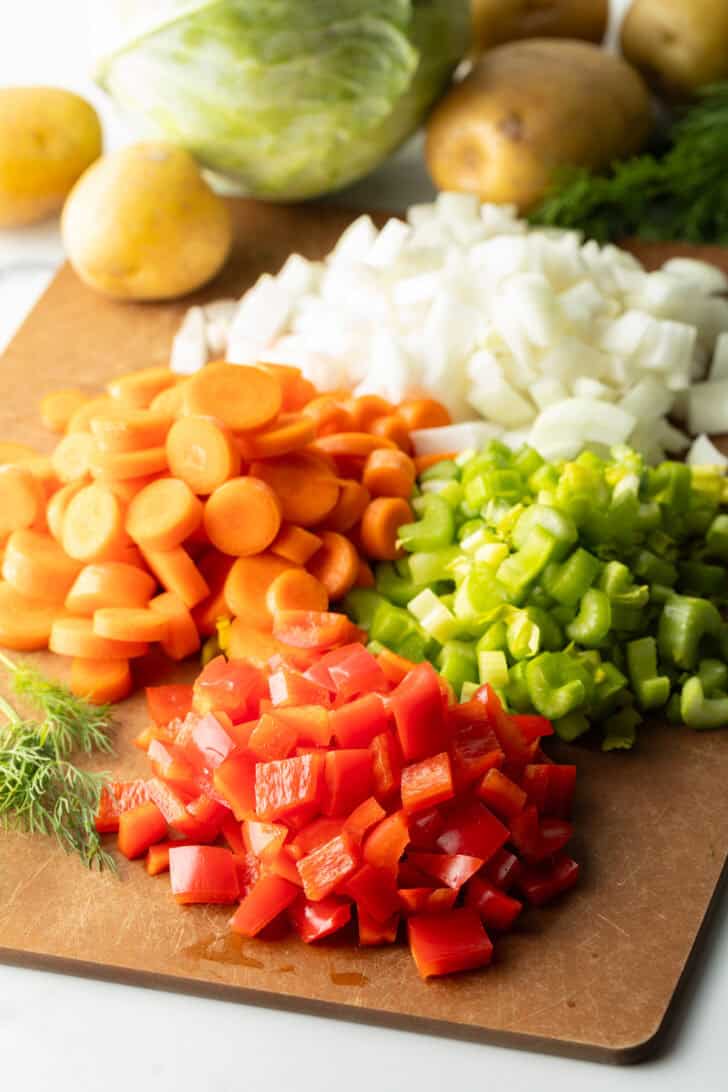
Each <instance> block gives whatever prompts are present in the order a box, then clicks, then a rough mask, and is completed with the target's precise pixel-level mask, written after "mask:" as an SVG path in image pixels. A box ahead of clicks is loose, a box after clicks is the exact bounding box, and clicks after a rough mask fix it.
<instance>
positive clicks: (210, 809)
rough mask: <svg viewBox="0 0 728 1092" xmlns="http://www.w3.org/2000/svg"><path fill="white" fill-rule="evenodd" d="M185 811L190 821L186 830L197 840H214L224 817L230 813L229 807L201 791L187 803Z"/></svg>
mask: <svg viewBox="0 0 728 1092" xmlns="http://www.w3.org/2000/svg"><path fill="white" fill-rule="evenodd" d="M187 813H188V815H189V816H190V818H191V821H192V823H194V824H196V826H194V827H193V826H190V827H189V830H188V834H189V837H190V838H192V837H194V838H195V839H196V840H197V841H198V842H214V840H215V839H216V838H217V836H218V835H219V833H220V831H221V830H222V824H223V822H224V821H225V818H226V817H227V816H228V815H230V808H228V807H226V806H225V805H224V804H221V803H220V801H219V800H213V799H211V797H209V796H207V795H206V794H205V793H201V794H200V795H199V796H197V797H196V798H195V799H194V800H190V802H189V804H188V805H187Z"/></svg>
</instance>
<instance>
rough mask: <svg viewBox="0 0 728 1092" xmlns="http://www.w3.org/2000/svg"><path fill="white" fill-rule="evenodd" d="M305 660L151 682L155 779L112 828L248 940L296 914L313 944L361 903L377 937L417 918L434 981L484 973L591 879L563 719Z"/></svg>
mask: <svg viewBox="0 0 728 1092" xmlns="http://www.w3.org/2000/svg"><path fill="white" fill-rule="evenodd" d="M314 643H315V642H314ZM292 652H293V650H292ZM294 662H295V664H296V666H295V667H294V666H292V664H293V663H294ZM306 663H307V664H308V666H304V663H303V662H302V659H301V645H300V642H299V643H298V647H297V648H296V650H295V655H292V657H291V659H290V661H289V660H287V659H286V658H282V657H280V656H278V657H276V658H275V659H274V660H273V661H271V663H270V665H269V667H268V669H266V670H265V671H262V670H260V669H258V668H256V667H253V666H251V665H250V664H249V663H247V662H245V661H230V662H228V661H226V660H225V659H224V658H223V657H219V658H217V659H215V660H213V661H212V662H211V663H210V664H208V665H207V667H205V668H204V670H203V671H202V673H201V674H200V676H199V677H198V679H197V681H196V683H195V685H194V687H180V686H175V687H158V688H155V689H152V690H150V691H148V697H149V708H150V712H151V715H152V720H153V723H152V725H151V726H150V728H149V729H148V730H147V731H146V732H144V733H143V735H142V736H141V737H140V739H139V740H138V741H137V742H138V745H139V746H141V747H142V748H143V749H145V750H146V751H147V754H148V757H149V760H150V763H151V766H152V772H153V776H152V778H151V779H150V780H148V781H134V782H123V783H116V784H112V785H110V786H109V787H108V789H107V790H106V791H105V793H104V794H103V798H102V801H101V805H100V811H99V816H98V827H99V830H103V831H109V830H114V829H118V840H119V841H118V844H119V849H120V850H121V852H122V853H124V854H125V855H126V856H127V857H129V858H135V857H140V856H142V855H144V854H146V855H147V860H146V866H147V870H148V872H149V873H150V874H151V875H156V874H158V873H160V872H163V871H166V870H167V869H168V870H169V875H170V882H171V888H172V893H173V895H174V897H175V899H176V900H177V901H178V902H179V903H182V904H189V903H230V904H234V903H237V904H238V906H237V908H236V910H235V912H234V914H233V917H232V919H231V923H230V924H231V928H232V929H233V930H234V931H235V932H237V933H240V934H242V935H243V936H247V937H253V936H256V935H258V934H259V933H261V932H263V931H264V930H265V929H266V928H267V927H268V926H269V925H271V924H272V923H273V922H275V921H276V919H278V918H280V917H281V916H285V917H286V918H287V920H288V922H289V923H290V925H291V926H292V927H293V929H294V930H295V931H296V932H297V933H298V935H299V936H300V937H301V939H302V940H304V941H306V942H307V943H310V942H312V941H316V940H319V939H321V938H322V937H325V936H328V935H330V934H331V933H334V932H336V931H338V930H339V929H342V928H343V927H344V926H346V925H347V924H348V923H349V922H350V920H351V919H352V912H353V916H354V917H355V920H356V927H357V930H358V937H359V943H360V944H362V945H375V944H389V943H392V942H393V941H394V940H395V939H396V937H397V934H398V931H399V927H400V923H402V922H404V923H406V927H407V933H408V938H409V945H410V949H411V952H412V955H413V958H414V960H415V963H416V965H417V969H418V971H419V973H420V974H421V975H422V977H423V978H427V977H430V976H433V975H441V974H448V973H451V972H453V971H461V970H466V969H469V968H473V967H480V966H484V965H486V964H488V963H489V962H490V959H491V955H492V950H493V948H492V944H491V940H490V934H491V933H502V932H504V931H506V930H508V929H510V928H511V927H512V926H513V923H514V921H515V920H516V918H517V917H518V915H519V914H520V912H521V909H522V906H523V900H526V901H528V902H530V903H532V904H534V905H537V906H541V905H543V904H544V903H546V902H548V901H549V900H550V899H552V898H554V897H555V896H557V895H559V894H560V893H562V892H563V891H566V890H567V889H568V888H570V887H572V886H573V884H574V883H575V882H576V879H577V876H578V872H579V866H578V864H577V863H576V862H575V861H573V860H572V859H571V858H570V857H569V856H567V854H566V852H565V847H566V844H567V842H568V841H569V839H570V837H571V834H572V825H571V823H570V822H569V815H570V812H571V802H572V796H573V792H574V782H575V773H576V771H575V768H574V767H573V766H565V765H557V764H555V763H553V762H552V761H551V760H550V759H549V758H547V757H546V755H545V754H544V753H543V751H542V750H541V747H540V741H541V739H542V737H544V736H547V735H550V734H551V732H552V728H551V725H550V724H549V722H548V721H547V720H545V719H544V718H542V717H518V716H513V715H510V714H508V713H506V712H505V711H504V710H503V708H502V706H501V704H500V702H499V700H498V698H497V697H496V695H495V693H494V692H493V690H492V689H491V688H490V687H489V686H484V687H482V688H481V689H480V690H478V691H477V693H476V694H475V696H474V698H473V700H471V701H469V702H466V703H465V704H462V705H457V704H454V703H453V701H452V698H451V695H450V693H449V692H448V689H447V687H446V684H444V683H443V682H442V680H441V679H440V678H439V677H438V675H437V674H436V672H435V671H434V670H433V668H432V667H431V666H430V665H429V664H427V663H424V664H417V665H414V664H409V663H408V662H407V661H404V660H402V659H401V658H400V657H393V656H392V655H391V654H390V653H383V654H382V656H380V657H375V656H373V655H372V654H371V653H370V652H368V651H367V650H366V649H365V648H364V646H363V645H362V644H359V643H356V642H355V643H344V644H340V645H339V646H338V647H333V648H331V647H329V648H325V647H321V645H320V644H319V645H318V646H317V647H313V644H312V646H311V647H310V648H309V649H308V650H307V658H306Z"/></svg>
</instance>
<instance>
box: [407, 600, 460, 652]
mask: <svg viewBox="0 0 728 1092" xmlns="http://www.w3.org/2000/svg"><path fill="white" fill-rule="evenodd" d="M407 609H408V610H409V612H410V614H412V615H413V616H414V617H415V618H416V619H417V621H418V622H419V624H420V626H421V627H422V629H423V630H424V631H425V633H426V634H427V635H428V636H429V637H434V638H435V640H436V641H439V643H440V644H444V643H445V641H449V640H451V639H452V638H453V637H454V636H455V635H456V634H457V633H458V632H459V630H460V626H459V623H458V621H457V619H456V618H455V616H454V615H453V614H452V613H451V611H450V610H449V609H448V608H447V607H446V606H445V604H444V603H442V602H441V601H440V600H439V599H438V598H437V596H436V595H435V593H434V592H433V591H432V590H431V589H430V588H425V589H424V590H423V591H421V592H420V593H419V595H416V596H415V597H414V599H412V600H411V601H410V602H409V603H408V605H407Z"/></svg>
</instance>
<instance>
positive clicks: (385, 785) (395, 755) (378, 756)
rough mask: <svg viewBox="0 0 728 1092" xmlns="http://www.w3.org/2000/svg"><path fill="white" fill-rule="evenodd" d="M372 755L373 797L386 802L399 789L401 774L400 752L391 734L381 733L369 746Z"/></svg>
mask: <svg viewBox="0 0 728 1092" xmlns="http://www.w3.org/2000/svg"><path fill="white" fill-rule="evenodd" d="M369 750H370V751H371V753H372V775H373V778H374V795H375V796H376V797H377V798H378V799H379V800H387V799H388V798H389V797H390V796H392V794H393V793H395V792H396V791H397V790H398V789H399V780H400V776H401V772H402V752H401V751H400V747H399V743H398V742H397V739H396V737H395V735H394V733H393V732H382V733H381V734H380V735H378V736H375V737H374V739H373V740H372V742H371V743H370V744H369Z"/></svg>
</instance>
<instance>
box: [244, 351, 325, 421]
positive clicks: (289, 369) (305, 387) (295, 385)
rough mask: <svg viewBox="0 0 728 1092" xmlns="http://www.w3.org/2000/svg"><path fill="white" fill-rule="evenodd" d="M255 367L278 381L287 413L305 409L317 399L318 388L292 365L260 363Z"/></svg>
mask: <svg viewBox="0 0 728 1092" xmlns="http://www.w3.org/2000/svg"><path fill="white" fill-rule="evenodd" d="M255 366H256V368H262V370H263V371H264V372H268V374H269V375H272V376H273V378H274V379H277V380H278V382H279V383H280V386H281V395H282V398H283V402H282V409H284V410H285V411H286V412H291V411H296V410H300V409H303V407H304V406H305V405H306V403H307V402H310V401H311V399H312V398H315V397H316V394H317V391H316V388H315V387H314V385H313V383H309V381H308V379H304V377H303V374H302V372H301V369H300V368H295V367H294V366H293V365H292V364H268V363H267V362H264V361H258V362H257V363H256V365H255Z"/></svg>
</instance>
